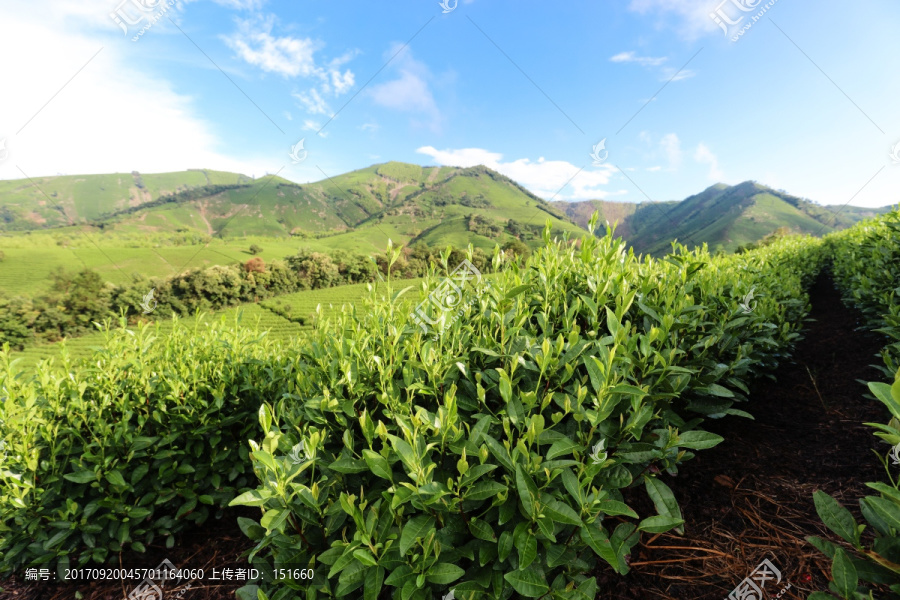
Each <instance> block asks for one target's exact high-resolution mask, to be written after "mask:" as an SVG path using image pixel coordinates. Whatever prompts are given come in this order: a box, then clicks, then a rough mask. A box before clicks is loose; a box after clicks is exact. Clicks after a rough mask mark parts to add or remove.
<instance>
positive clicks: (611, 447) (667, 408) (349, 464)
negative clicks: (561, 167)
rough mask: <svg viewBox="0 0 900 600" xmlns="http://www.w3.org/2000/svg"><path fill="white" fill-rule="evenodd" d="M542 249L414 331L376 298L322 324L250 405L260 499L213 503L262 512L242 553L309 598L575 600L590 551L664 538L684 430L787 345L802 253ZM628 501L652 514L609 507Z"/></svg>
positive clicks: (623, 564) (584, 585) (697, 443)
mask: <svg viewBox="0 0 900 600" xmlns="http://www.w3.org/2000/svg"><path fill="white" fill-rule="evenodd" d="M544 237H545V242H546V243H547V246H546V247H545V248H542V249H541V250H539V251H538V252H536V253H535V255H534V256H532V257H531V259H530V260H528V261H527V262H526V263H525V264H524V266H521V267H520V266H517V265H513V266H512V267H511V268H510V269H508V270H504V271H502V272H501V273H500V274H499V275H498V276H497V277H495V278H493V279H492V284H491V286H490V287H487V286H486V285H484V284H480V285H479V286H478V287H477V288H476V289H473V290H469V291H468V293H467V294H466V296H465V300H466V302H463V301H462V299H459V298H457V301H456V302H457V304H456V306H457V307H458V311H459V312H458V314H459V315H460V318H458V319H457V320H455V321H453V322H452V323H450V324H448V325H446V326H445V327H443V330H442V331H440V333H439V335H437V336H435V338H434V339H432V336H431V335H425V334H424V332H423V331H421V329H420V327H419V326H418V325H416V324H414V323H413V322H412V320H411V309H412V306H411V305H412V304H414V302H412V301H411V302H404V301H402V300H400V299H399V298H397V295H393V294H391V293H390V290H388V298H389V299H390V300H388V301H386V302H378V301H377V300H376V297H375V296H374V292H373V297H372V298H370V299H369V301H368V302H367V304H366V306H365V309H364V310H357V308H355V307H348V308H346V309H345V310H344V311H343V312H341V313H338V314H336V315H334V316H332V317H327V318H326V317H324V316H323V315H320V317H319V325H318V327H317V329H316V330H315V331H314V333H313V334H312V336H311V339H310V340H309V342H308V343H306V344H304V345H303V346H302V347H298V348H296V356H295V357H294V358H293V362H294V364H295V365H296V366H295V369H296V370H297V371H299V372H302V373H303V375H302V377H299V378H298V380H297V387H296V388H295V389H294V390H293V391H292V392H291V393H290V394H288V395H285V396H283V397H282V398H280V399H278V400H277V401H274V402H271V403H266V404H265V405H263V406H262V407H261V408H260V413H259V421H260V424H261V427H262V432H263V436H262V438H261V440H259V441H251V442H250V447H251V450H252V452H251V453H250V457H251V461H252V462H253V465H254V470H255V472H256V475H257V477H258V479H259V485H258V487H257V488H256V489H255V490H252V491H249V492H246V493H244V494H242V495H241V496H240V497H238V498H236V499H235V500H234V501H233V504H238V505H248V506H256V507H259V508H260V515H261V518H260V520H259V521H258V522H256V521H252V520H249V519H242V520H241V527H242V529H243V530H244V532H245V533H246V534H247V535H248V536H249V537H251V538H252V539H253V540H255V541H257V546H256V548H255V549H254V550H253V552H252V553H251V556H252V557H253V558H254V560H256V561H262V562H266V563H267V564H268V565H269V566H270V567H276V568H277V567H291V568H313V569H314V571H315V579H314V580H313V582H312V585H311V586H309V587H308V588H307V597H308V598H313V597H318V596H323V597H338V598H340V597H346V596H349V595H352V596H353V597H358V596H360V595H361V596H362V597H363V598H365V599H367V600H372V599H375V598H377V597H380V595H381V594H383V593H384V594H391V595H392V597H394V598H400V599H402V600H409V599H414V600H426V599H429V598H436V597H439V596H443V595H446V594H447V592H448V590H450V589H452V590H453V591H454V594H455V597H457V598H469V597H474V596H477V595H487V596H489V597H493V598H509V597H511V596H513V595H514V594H515V595H518V597H541V596H547V595H551V596H552V597H554V598H572V599H575V598H578V599H582V598H584V599H592V598H594V597H595V596H596V592H597V583H596V581H595V579H594V578H593V577H591V576H590V573H591V571H592V570H593V569H594V568H595V561H596V558H597V557H598V556H599V557H600V558H602V559H603V560H604V561H606V562H607V563H609V565H611V567H612V568H613V569H614V570H615V571H617V572H619V573H625V572H627V571H628V554H629V552H630V549H631V548H632V547H633V546H634V545H635V544H636V543H637V542H638V540H639V538H640V534H641V532H649V533H658V532H664V531H669V530H672V529H675V530H678V531H680V530H681V528H682V527H683V524H684V521H683V519H682V516H681V512H680V509H679V507H678V505H677V502H676V501H675V499H674V496H673V494H672V492H671V490H670V489H669V487H668V485H667V483H665V479H666V477H665V476H664V474H668V475H673V474H675V473H676V472H677V470H678V465H679V464H680V463H681V462H682V461H683V460H687V459H689V458H691V457H692V456H693V455H694V454H693V452H694V451H696V450H699V449H705V448H709V447H712V446H714V445H716V444H717V443H719V442H720V441H721V438H720V437H719V436H717V435H714V434H711V433H708V432H704V431H702V430H700V429H698V426H699V425H700V423H701V422H702V420H703V418H705V417H706V418H718V417H721V416H724V415H726V414H736V415H745V416H746V413H744V412H743V411H740V410H737V409H736V408H733V405H734V404H735V403H736V402H739V401H741V400H743V399H744V397H743V394H742V392H745V391H746V380H748V379H749V378H750V376H751V375H753V374H754V370H756V372H760V373H764V372H767V371H768V369H769V368H770V367H771V365H773V364H775V363H777V361H778V360H779V359H780V357H783V356H784V354H785V351H786V347H787V345H788V344H789V343H790V342H791V341H793V340H795V339H796V337H797V333H796V329H797V328H798V327H799V325H800V321H801V319H802V318H803V317H804V316H805V314H806V309H807V307H808V302H807V299H806V297H805V295H804V293H803V288H802V286H803V285H804V284H806V283H808V282H809V281H810V280H811V278H812V277H814V276H815V274H816V273H817V271H818V268H819V265H820V264H821V260H820V258H821V254H822V252H821V243H820V242H818V241H816V240H812V239H810V238H806V239H802V240H801V239H794V240H785V241H782V242H778V243H776V244H773V245H772V246H770V247H768V248H766V249H764V250H760V251H757V252H755V253H749V254H746V255H744V256H743V257H725V258H723V259H721V260H719V261H716V262H712V261H711V258H710V257H709V255H708V253H706V252H705V250H698V251H695V252H687V251H686V250H685V249H683V248H678V249H676V251H675V252H674V253H673V255H671V256H670V257H668V258H667V260H666V261H653V260H652V259H647V260H645V261H640V260H638V259H637V258H636V257H635V256H634V255H633V254H631V253H627V252H626V251H625V247H624V244H623V243H622V242H621V241H617V240H613V239H612V238H611V237H606V238H603V239H596V238H592V237H586V238H584V239H583V240H582V244H581V247H580V249H576V248H574V247H572V246H570V245H568V244H567V243H565V242H564V241H563V242H559V243H551V242H550V239H549V230H548V231H545V234H544ZM399 255H400V253H399V251H397V252H392V253H391V256H390V258H389V260H388V262H389V264H388V265H387V266H388V270H390V266H391V264H393V262H395V261H396V260H397V259H398V258H399ZM500 260H501V258H500V254H499V249H498V251H497V252H496V253H495V255H494V262H495V265H496V264H497V263H498V262H499V261H500ZM451 265H452V263H451ZM434 283H435V280H434V277H433V273H432V277H431V278H429V279H428V281H427V282H426V283H425V284H423V292H424V291H427V290H428V289H429V287H430V285H434ZM429 284H430V285H429ZM751 285H754V286H758V289H757V297H758V301H754V303H753V305H752V310H751V311H750V312H749V313H747V312H745V311H744V310H743V308H742V307H743V306H744V305H745V303H746V302H747V297H748V291H749V290H750V289H751V288H750V286H751ZM420 299H421V297H420ZM656 473H659V475H657V474H656ZM637 487H642V488H643V489H644V490H646V493H647V494H648V495H649V497H650V499H651V500H652V502H653V505H654V506H655V509H656V514H651V515H640V516H639V515H638V514H637V513H636V512H635V511H634V510H633V509H632V508H631V507H630V506H628V504H627V501H628V497H629V496H630V495H632V494H633V493H634V490H633V488H637ZM302 588H306V585H305V584H301V583H300V582H290V581H283V582H279V584H278V585H277V586H273V585H270V584H262V587H259V588H257V587H256V585H252V586H247V587H245V588H243V590H242V591H241V592H240V595H241V596H242V597H248V598H249V597H257V594H258V597H260V598H272V599H273V600H280V599H283V598H292V597H294V594H295V593H296V590H298V589H302ZM360 588H362V590H361V591H359V590H360ZM386 588H388V589H390V590H392V592H387V591H386Z"/></svg>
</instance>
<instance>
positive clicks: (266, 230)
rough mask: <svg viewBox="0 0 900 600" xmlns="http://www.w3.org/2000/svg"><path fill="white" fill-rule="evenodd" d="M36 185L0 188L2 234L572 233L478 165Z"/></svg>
mask: <svg viewBox="0 0 900 600" xmlns="http://www.w3.org/2000/svg"><path fill="white" fill-rule="evenodd" d="M36 183H37V186H35V185H34V184H33V183H31V182H29V181H27V180H17V181H7V182H2V187H0V215H2V216H3V218H2V219H0V223H2V225H0V229H3V228H5V229H7V230H22V229H26V230H35V229H47V228H58V227H61V226H64V225H68V224H90V225H94V226H96V227H99V228H101V229H102V231H103V232H104V233H113V234H155V233H184V232H187V233H197V234H201V235H213V236H218V237H223V238H234V237H247V236H267V237H283V238H287V237H289V236H295V237H299V238H317V239H318V240H320V241H321V242H322V243H321V244H320V245H322V246H324V247H331V248H335V249H337V248H343V249H347V250H356V251H372V250H383V248H384V245H385V243H386V241H387V238H388V237H390V238H391V239H392V240H394V242H395V243H415V242H424V243H425V244H428V245H441V246H445V245H447V244H452V245H454V246H463V247H464V246H466V245H467V244H469V243H472V244H473V245H475V246H476V247H482V248H485V249H490V248H493V246H494V244H497V243H499V244H503V243H505V242H506V241H509V240H511V239H513V238H514V237H518V238H520V239H523V241H526V243H528V242H531V243H532V245H535V244H536V243H537V241H538V239H539V233H540V230H541V228H542V227H543V225H544V223H545V221H546V219H547V218H550V219H551V220H552V221H553V225H554V230H555V231H557V232H559V233H562V232H565V231H569V232H576V231H578V230H579V228H578V227H577V226H576V225H575V224H574V223H573V222H572V221H571V220H570V219H569V218H568V217H566V215H565V214H564V213H562V212H560V211H558V210H556V209H555V208H553V207H552V206H551V205H550V204H548V203H547V202H545V201H544V200H542V199H540V198H538V197H537V196H535V195H534V194H532V193H530V192H529V191H527V190H525V189H524V188H523V187H521V186H520V185H518V184H517V183H515V182H514V181H512V180H511V179H509V178H507V177H504V176H503V175H500V174H499V173H496V172H494V171H492V170H490V169H487V168H485V167H473V168H466V169H462V168H453V167H421V166H418V165H411V164H405V163H398V162H390V163H385V164H380V165H373V166H371V167H368V168H366V169H360V170H357V171H352V172H350V173H345V174H342V175H337V176H335V177H331V178H328V179H325V180H322V181H319V182H316V183H310V184H305V185H300V184H296V183H292V182H290V181H288V180H286V179H283V178H280V177H275V176H266V177H262V178H259V179H255V180H254V179H250V178H248V177H245V176H243V175H238V174H235V173H216V172H212V171H186V172H183V173H164V174H159V175H144V176H140V175H121V174H116V175H86V176H80V177H48V178H43V179H41V180H39V181H37V182H36ZM38 188H39V189H38ZM48 198H50V199H53V200H52V201H51V202H48Z"/></svg>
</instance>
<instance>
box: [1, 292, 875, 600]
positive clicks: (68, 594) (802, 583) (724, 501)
mask: <svg viewBox="0 0 900 600" xmlns="http://www.w3.org/2000/svg"><path fill="white" fill-rule="evenodd" d="M812 298H813V308H812V314H811V317H813V318H814V319H816V320H815V321H813V322H810V323H809V326H808V328H807V329H806V331H805V335H806V337H805V339H804V340H803V341H802V342H800V344H799V345H798V346H797V349H796V352H795V354H794V357H795V362H793V363H789V364H784V365H782V366H781V368H779V369H778V371H777V372H776V373H775V375H776V376H777V378H778V381H777V382H771V381H768V380H763V381H760V382H758V383H757V384H756V385H755V386H754V387H752V389H751V401H750V402H749V403H747V405H745V406H741V408H742V409H745V410H747V411H748V412H750V413H752V414H753V415H754V416H755V417H756V420H755V421H750V420H747V419H740V418H736V417H728V418H726V419H722V420H717V421H709V422H707V423H706V426H707V429H709V430H710V431H713V432H715V433H718V434H720V435H722V436H723V437H724V438H725V441H724V442H723V443H722V444H720V445H719V446H717V447H715V448H713V449H711V450H706V451H701V452H699V453H698V455H697V457H696V458H695V459H693V460H691V461H689V462H687V463H686V464H685V465H683V467H682V468H681V471H680V473H679V475H678V477H676V478H673V477H669V476H666V478H665V481H666V482H667V483H668V484H669V485H670V486H671V488H672V489H673V491H674V493H675V496H676V498H677V499H678V502H679V504H680V505H681V508H682V511H683V514H684V517H685V520H686V523H687V525H686V528H685V529H686V534H685V536H684V537H683V538H682V537H678V536H674V535H668V534H665V535H662V536H659V537H657V538H655V539H654V538H649V537H645V540H644V541H643V542H642V544H640V545H638V546H637V547H635V549H634V551H633V554H632V556H631V565H632V571H631V572H630V573H629V574H628V575H627V576H625V577H620V576H618V575H616V574H615V573H614V572H613V571H612V569H611V568H609V567H606V566H603V567H601V568H598V570H597V572H596V575H597V576H598V581H599V583H600V589H601V593H600V597H601V598H616V599H634V600H638V599H640V600H648V599H654V598H667V599H669V598H672V599H675V598H677V599H682V598H690V599H697V600H706V599H716V600H721V599H722V598H726V597H727V596H728V594H729V592H730V591H731V590H732V589H733V588H734V587H735V586H736V585H737V584H738V583H739V582H740V581H741V580H742V579H743V578H744V577H746V576H748V575H749V574H750V573H751V572H752V571H753V569H754V568H755V567H756V566H757V565H758V564H759V563H760V562H761V561H762V560H763V559H764V558H768V559H769V560H770V561H772V563H773V564H774V565H775V566H776V568H778V569H779V570H780V571H781V573H782V578H783V579H782V583H781V586H780V587H783V586H785V585H786V582H790V583H791V584H792V586H793V589H791V590H789V591H788V592H787V593H785V594H784V595H783V596H782V598H804V599H805V598H806V596H807V595H808V594H809V592H811V591H813V590H824V589H826V586H827V580H826V577H825V573H826V572H827V571H828V569H829V565H828V563H827V562H826V561H825V560H823V559H822V557H821V555H819V554H818V552H817V551H816V550H815V549H814V548H812V547H811V546H809V545H808V544H807V543H806V542H805V541H804V540H803V538H804V537H806V536H808V535H821V536H825V537H828V538H829V539H831V540H833V541H837V539H836V537H835V536H833V535H830V534H829V533H828V532H827V531H826V530H825V529H824V527H823V526H822V525H821V524H820V523H819V520H818V517H817V516H816V512H815V508H814V506H813V501H812V494H813V491H815V490H816V489H822V490H824V491H826V492H828V493H829V494H832V495H834V496H836V497H837V498H838V499H839V500H841V501H842V502H844V504H845V505H847V506H848V508H850V510H851V511H853V512H854V514H855V515H856V516H857V519H859V515H858V508H857V507H858V505H857V503H856V500H857V498H859V497H861V496H863V495H865V493H866V492H865V490H866V489H867V488H865V485H864V483H865V482H866V481H876V480H879V479H880V478H881V477H882V476H883V473H882V472H881V467H880V465H878V464H877V462H876V461H875V458H874V456H873V455H872V452H871V448H873V447H878V448H879V450H880V451H882V452H883V451H884V450H885V448H883V447H879V446H884V445H883V444H880V445H879V444H878V442H877V438H875V437H874V436H873V435H872V433H871V430H870V429H869V428H867V427H865V426H863V425H861V423H863V422H866V421H884V420H885V418H886V414H887V412H886V411H885V410H883V409H882V408H881V407H880V405H877V404H876V403H875V402H874V401H868V400H865V399H864V398H863V393H864V388H863V386H862V385H860V384H859V383H858V382H857V381H856V380H857V379H864V380H872V379H876V378H878V376H879V373H878V371H876V369H874V368H872V367H870V366H869V365H871V364H876V363H879V362H880V358H878V357H877V356H875V354H876V353H877V352H878V350H879V349H880V348H881V346H882V344H883V342H882V341H881V340H880V339H879V338H877V337H875V336H872V335H869V334H865V333H860V332H857V331H855V328H856V327H857V326H858V323H857V322H856V315H855V314H854V313H852V312H851V311H850V310H848V309H846V308H844V306H843V305H842V304H841V302H840V298H839V296H838V294H837V292H836V291H835V290H834V288H833V286H832V284H831V282H830V280H829V279H826V278H824V277H823V278H820V279H819V281H818V282H816V284H815V286H814V287H813V290H812ZM807 368H808V369H809V371H807ZM817 390H818V391H817ZM820 394H821V398H820ZM823 402H824V405H825V407H827V410H826V409H825V408H823ZM628 501H629V503H630V504H631V505H632V506H634V507H635V509H637V510H638V513H639V514H650V513H651V511H652V510H653V509H652V506H651V505H650V504H649V501H648V500H647V499H646V492H644V490H643V488H642V487H641V488H639V489H637V490H635V493H634V494H633V495H632V497H629V498H628ZM239 515H244V516H249V517H256V516H258V514H257V513H255V512H254V511H253V509H246V508H242V509H239V510H229V511H227V513H226V516H225V517H224V518H223V519H222V520H221V521H218V522H213V523H210V524H208V525H206V526H204V528H203V529H202V530H201V531H198V532H196V533H194V534H191V535H181V536H177V542H176V544H175V547H174V548H172V549H171V550H166V549H164V548H162V547H154V548H150V549H149V551H148V554H147V555H144V556H141V557H132V558H130V559H129V558H127V557H126V558H124V559H123V561H124V562H125V563H126V564H129V565H131V566H145V567H148V568H151V567H154V566H156V565H157V564H159V563H160V562H162V560H163V559H164V558H168V559H169V560H170V561H172V563H173V564H175V565H177V566H178V567H181V568H194V569H197V568H204V569H206V570H207V572H209V571H211V570H212V568H213V567H215V568H217V569H219V570H221V569H222V568H223V567H226V566H227V567H231V568H237V567H240V566H242V564H243V563H242V561H241V560H240V558H239V556H240V554H241V552H242V551H243V550H246V549H249V548H250V547H252V542H249V540H247V539H246V538H245V537H244V536H243V534H242V533H241V532H240V531H239V530H238V528H237V527H236V525H235V522H236V517H237V516H239ZM672 547H679V548H674V549H673V548H672ZM684 548H688V549H687V550H686V549H684ZM8 583H9V582H4V585H3V587H5V588H6V592H5V593H6V594H7V595H6V596H4V597H8V598H15V599H16V600H31V599H38V598H40V599H42V600H43V599H47V600H63V599H66V600H68V599H70V598H73V597H74V592H75V591H76V590H79V591H81V593H82V594H83V598H84V600H100V599H101V598H102V599H104V600H105V599H107V598H124V597H125V596H127V594H128V592H130V589H131V588H130V587H126V589H125V590H124V591H125V593H124V594H123V589H122V586H121V585H120V584H118V583H108V584H103V585H101V584H99V583H93V584H82V585H78V586H75V585H66V586H58V587H57V586H48V585H47V584H42V583H24V584H23V583H13V584H12V585H8ZM241 585H242V584H241V583H237V582H221V583H220V584H218V585H213V584H211V583H210V582H207V583H206V584H204V585H201V584H195V585H194V586H193V587H192V588H191V589H190V590H189V591H187V592H186V593H185V594H184V595H183V596H182V598H184V600H225V599H228V600H233V598H234V590H236V589H237V588H238V587H240V586H241ZM131 587H133V586H131ZM779 589H780V588H779ZM767 590H769V591H772V590H774V591H775V592H777V589H775V588H774V586H773V587H771V588H767ZM172 592H174V593H175V594H176V595H177V590H172ZM772 596H774V594H770V596H769V597H772ZM166 597H168V594H167V596H166ZM173 597H174V596H173Z"/></svg>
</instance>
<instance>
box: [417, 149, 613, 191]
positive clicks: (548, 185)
mask: <svg viewBox="0 0 900 600" xmlns="http://www.w3.org/2000/svg"><path fill="white" fill-rule="evenodd" d="M416 152H418V153H419V154H425V155H427V156H430V157H431V158H432V159H434V160H435V161H436V162H437V164H439V165H445V166H455V167H474V166H476V165H484V166H486V167H488V168H491V169H493V170H495V171H497V172H498V173H502V174H503V175H506V176H507V177H509V178H511V179H513V180H514V181H516V182H518V183H520V184H522V185H523V186H525V187H526V188H528V189H529V190H531V191H532V192H534V193H535V194H537V195H538V196H541V197H542V198H544V199H546V200H550V199H551V198H552V199H553V200H590V199H602V198H605V197H607V196H609V195H610V192H608V191H607V190H605V189H604V187H603V186H606V185H608V184H609V181H610V177H611V176H612V174H613V173H614V172H615V171H616V169H615V167H613V166H612V165H607V164H604V165H602V166H600V167H596V168H588V169H584V170H582V171H580V172H579V168H580V167H578V166H576V165H573V164H572V163H570V162H567V161H563V160H546V159H545V158H543V157H540V158H538V159H537V160H536V161H534V160H531V159H528V158H520V159H517V160H513V161H506V162H504V160H503V155H502V154H500V153H498V152H490V151H489V150H485V149H483V148H459V149H455V150H437V149H436V148H434V147H432V146H423V147H422V148H419V149H417V150H416ZM576 173H577V175H576ZM573 176H574V178H573ZM570 180H571V181H570ZM567 182H568V184H567ZM563 186H565V188H563ZM561 188H562V190H561ZM560 190H561V191H560Z"/></svg>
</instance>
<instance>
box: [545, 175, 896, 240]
mask: <svg viewBox="0 0 900 600" xmlns="http://www.w3.org/2000/svg"><path fill="white" fill-rule="evenodd" d="M554 205H556V206H557V208H559V209H560V210H563V211H564V212H565V213H566V214H567V215H568V216H569V218H571V219H572V220H574V221H575V222H576V223H579V224H580V225H582V226H586V225H587V222H588V219H589V218H590V214H591V213H592V212H593V211H595V210H596V211H599V212H600V214H601V217H602V218H601V221H600V222H601V223H603V222H604V221H609V222H610V223H611V224H612V223H616V224H617V227H616V233H617V234H618V235H620V236H621V237H622V238H624V239H625V240H627V241H628V242H629V243H630V244H631V246H632V247H633V248H634V249H635V251H636V252H642V253H649V254H657V255H658V254H660V253H664V252H665V251H666V250H668V249H669V247H670V243H671V242H672V241H673V240H675V239H678V240H679V241H680V242H682V243H685V244H687V245H688V246H695V245H700V244H702V243H704V242H706V243H708V244H709V247H710V250H712V251H715V250H723V251H726V252H732V251H734V250H736V249H737V248H738V247H740V246H744V245H746V244H749V243H754V242H757V241H759V240H761V239H762V238H764V237H766V236H767V235H769V234H771V233H773V232H774V231H775V230H778V229H782V228H786V229H787V230H789V231H791V232H794V233H801V234H811V235H824V234H826V233H829V232H831V231H835V230H838V229H844V228H846V227H849V226H850V225H852V224H853V223H856V222H858V221H860V220H862V219H866V218H870V217H873V216H875V215H877V214H880V213H883V212H886V211H887V210H888V208H887V207H885V208H877V209H876V208H858V207H849V206H847V207H842V206H822V205H819V204H815V203H813V202H811V201H809V200H805V199H803V198H799V197H797V196H792V195H790V194H788V193H786V192H784V191H783V190H774V189H772V188H769V187H767V186H764V185H761V184H759V183H756V182H753V181H745V182H744V183H741V184H738V185H735V186H727V185H725V184H722V183H718V184H716V185H713V186H710V187H709V188H707V189H705V190H703V191H702V192H700V193H699V194H695V195H694V196H690V197H689V198H686V199H685V200H682V201H680V202H677V201H669V202H653V203H641V204H632V203H624V202H607V201H603V200H590V201H586V202H573V203H564V202H554ZM604 225H605V224H604Z"/></svg>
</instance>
